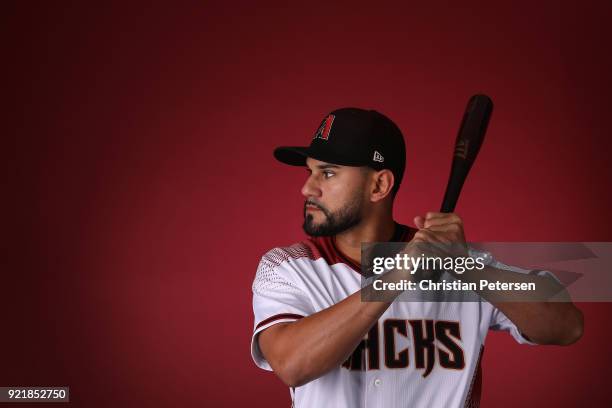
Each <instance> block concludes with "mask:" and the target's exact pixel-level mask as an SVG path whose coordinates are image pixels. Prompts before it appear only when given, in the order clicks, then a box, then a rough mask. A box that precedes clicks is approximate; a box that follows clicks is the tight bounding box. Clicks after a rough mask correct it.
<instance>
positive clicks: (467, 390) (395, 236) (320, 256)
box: [251, 108, 582, 408]
mask: <svg viewBox="0 0 612 408" xmlns="http://www.w3.org/2000/svg"><path fill="white" fill-rule="evenodd" d="M274 155H275V157H276V158H277V159H278V160H280V161H281V162H283V163H286V164H290V165H294V166H306V168H307V171H308V178H307V180H306V182H305V184H304V186H303V187H302V194H303V195H304V197H305V206H304V225H303V228H304V231H305V232H306V233H307V234H308V235H310V238H309V239H308V240H306V241H304V242H300V243H298V244H294V245H292V246H289V247H285V248H275V249H273V250H271V251H269V252H268V253H267V254H266V255H264V257H263V258H262V260H261V263H260V265H259V268H258V270H257V274H256V277H255V281H254V283H253V309H254V313H255V329H254V334H253V339H252V347H251V350H252V355H253V359H254V360H255V362H256V364H257V365H258V366H259V367H261V368H264V369H266V370H274V372H275V373H276V375H277V376H278V377H279V378H280V379H281V380H282V381H283V382H284V383H285V384H287V385H288V386H289V387H290V391H291V397H292V400H293V403H294V406H295V407H298V408H300V407H360V406H368V407H461V406H470V407H472V406H478V403H479V397H480V378H479V377H480V355H481V353H482V349H483V347H484V340H485V337H486V334H487V331H488V330H489V329H495V330H507V331H509V332H510V333H511V334H512V336H513V337H514V338H515V339H516V340H517V341H518V342H519V343H528V344H559V345H567V344H571V343H573V342H575V341H577V340H578V338H580V336H581V335H582V314H581V312H580V311H579V310H578V309H576V308H575V307H574V305H573V304H572V303H571V302H566V303H546V302H512V303H500V302H498V303H496V304H492V303H489V302H487V301H485V300H484V299H481V300H480V301H477V302H452V303H451V302H400V301H397V300H395V301H394V297H393V296H391V297H388V298H386V299H380V300H379V301H363V299H362V295H363V291H364V290H367V289H371V288H369V287H366V288H363V289H362V280H361V278H362V275H361V273H362V269H361V266H360V263H361V243H362V242H386V241H399V242H407V243H408V246H407V248H410V247H411V245H415V244H416V243H425V244H435V243H440V242H452V243H460V244H465V238H464V235H463V226H462V221H461V219H460V218H459V216H457V215H456V214H442V213H434V212H431V213H427V214H425V215H423V216H417V217H415V219H414V223H415V225H416V227H417V228H416V229H413V228H409V227H406V226H404V225H400V224H398V223H396V222H395V221H394V220H393V217H392V213H393V200H394V197H395V194H396V192H397V191H398V188H399V186H400V183H401V181H402V177H403V173H404V167H405V146H404V139H403V136H402V134H401V131H400V130H399V128H398V127H397V126H396V125H395V124H394V123H393V122H392V121H391V120H390V119H388V118H387V117H385V116H384V115H382V114H380V113H378V112H375V111H368V110H362V109H356V108H344V109H339V110H336V111H334V112H332V113H331V114H329V115H328V116H327V117H326V118H325V119H324V120H323V122H322V123H321V125H320V126H319V128H318V130H317V132H316V133H315V136H314V138H313V140H312V142H311V144H310V146H308V147H280V148H277V149H276V150H275V152H274ZM487 268H488V271H489V273H502V274H503V273H510V272H508V270H513V269H512V268H510V267H507V266H505V265H503V264H501V263H499V262H497V261H495V260H491V261H490V262H489V263H488V266H487ZM511 273H512V274H517V273H516V272H511ZM408 276H409V275H408Z"/></svg>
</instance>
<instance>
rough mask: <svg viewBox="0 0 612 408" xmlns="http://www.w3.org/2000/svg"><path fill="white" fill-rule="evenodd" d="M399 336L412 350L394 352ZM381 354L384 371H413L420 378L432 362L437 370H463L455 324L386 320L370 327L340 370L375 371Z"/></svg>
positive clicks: (405, 349)
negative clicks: (381, 338)
mask: <svg viewBox="0 0 612 408" xmlns="http://www.w3.org/2000/svg"><path fill="white" fill-rule="evenodd" d="M381 331H382V337H383V341H382V344H381V342H380V332H381ZM409 333H410V335H409ZM400 336H401V337H403V338H404V342H406V341H408V343H409V344H410V345H411V346H412V347H410V346H408V347H404V348H402V349H400V350H398V344H399V343H400ZM381 347H382V352H381ZM410 348H412V350H410ZM381 354H382V356H383V360H384V364H385V366H386V367H387V368H393V369H406V368H409V367H414V368H415V369H417V370H420V371H422V376H423V377H427V376H428V375H429V374H431V371H432V370H433V368H434V366H435V363H436V359H437V361H438V364H439V366H440V367H442V368H445V369H451V370H462V369H463V368H464V367H465V358H464V355H463V349H462V348H461V328H460V324H459V322H456V321H446V320H422V319H421V320H412V319H386V320H385V321H383V322H382V323H381V322H380V321H379V322H377V323H376V324H374V325H373V326H372V328H371V329H370V331H369V332H368V334H367V336H366V337H365V338H364V339H363V340H362V341H361V342H360V343H359V345H358V346H357V348H356V349H355V351H353V354H351V356H350V357H349V358H348V359H347V360H346V361H345V362H344V363H343V364H342V367H344V368H346V369H349V370H354V371H363V370H378V369H380V360H381V358H380V357H381Z"/></svg>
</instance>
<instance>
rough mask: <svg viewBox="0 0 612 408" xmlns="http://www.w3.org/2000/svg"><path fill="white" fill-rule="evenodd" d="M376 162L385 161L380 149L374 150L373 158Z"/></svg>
mask: <svg viewBox="0 0 612 408" xmlns="http://www.w3.org/2000/svg"><path fill="white" fill-rule="evenodd" d="M372 160H374V161H375V162H379V163H382V162H384V161H385V158H384V157H383V155H382V154H380V153H378V151H376V150H374V157H373V158H372Z"/></svg>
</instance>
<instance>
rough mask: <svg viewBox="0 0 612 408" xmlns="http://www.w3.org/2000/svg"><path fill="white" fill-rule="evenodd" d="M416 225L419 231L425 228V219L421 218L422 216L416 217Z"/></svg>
mask: <svg viewBox="0 0 612 408" xmlns="http://www.w3.org/2000/svg"><path fill="white" fill-rule="evenodd" d="M414 225H416V227H417V228H418V229H423V228H425V218H423V217H421V216H420V215H417V216H416V217H414Z"/></svg>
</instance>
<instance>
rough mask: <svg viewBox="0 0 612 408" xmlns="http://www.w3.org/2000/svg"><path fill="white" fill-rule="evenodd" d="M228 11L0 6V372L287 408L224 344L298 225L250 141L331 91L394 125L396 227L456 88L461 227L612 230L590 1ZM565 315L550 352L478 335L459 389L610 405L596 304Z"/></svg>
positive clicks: (445, 160)
mask: <svg viewBox="0 0 612 408" xmlns="http://www.w3.org/2000/svg"><path fill="white" fill-rule="evenodd" d="M250 3H251V2H244V4H242V5H237V4H232V5H231V6H230V5H222V3H221V2H219V3H209V2H194V3H192V4H185V3H183V4H182V5H177V4H174V3H173V4H172V5H171V4H170V3H168V4H166V5H165V6H157V5H156V6H152V5H150V4H144V5H138V6H136V5H128V4H116V5H114V6H110V5H97V6H95V7H94V6H88V5H84V4H81V3H80V2H75V3H70V2H41V4H38V5H35V4H33V3H32V2H20V4H19V5H15V4H13V5H11V4H8V3H3V11H2V17H1V18H2V24H1V27H2V43H3V50H4V51H3V56H2V60H3V66H4V68H5V69H6V71H5V73H4V75H3V77H4V78H3V79H4V80H5V81H6V84H5V86H4V89H5V92H4V95H5V98H4V99H5V101H6V105H7V106H6V107H5V109H4V112H5V114H6V118H5V119H4V120H3V122H4V126H3V128H4V129H5V131H3V136H4V137H3V139H4V140H5V143H6V145H5V146H8V149H6V150H5V149H3V153H4V156H5V159H4V160H3V163H4V167H5V169H4V171H3V179H6V180H7V181H6V183H5V186H6V187H5V188H6V189H7V190H5V194H6V195H5V199H4V200H3V201H4V203H3V204H4V206H5V208H6V209H5V211H3V215H4V217H3V218H5V221H4V223H5V225H6V228H7V229H5V234H6V235H5V239H6V243H7V244H8V245H7V246H5V247H6V248H7V249H8V254H7V256H6V257H5V259H7V262H6V263H5V267H4V268H3V273H2V285H1V288H0V290H1V292H0V295H1V297H0V298H1V299H2V300H1V302H2V303H1V306H2V311H3V313H2V318H3V319H2V321H3V326H2V335H1V340H0V341H1V346H2V348H1V353H2V362H1V364H0V367H1V368H0V385H37V384H38V385H69V386H70V387H71V397H72V402H73V404H72V405H74V406H87V407H95V406H151V407H155V406H160V407H161V406H219V405H223V406H244V405H248V406H288V405H289V392H288V390H287V389H286V387H284V386H283V385H282V383H281V382H280V381H279V380H277V379H276V378H275V377H274V376H273V374H270V373H266V372H264V371H261V370H259V369H257V368H256V367H255V365H254V364H253V363H252V362H251V357H250V354H249V342H250V334H251V331H252V323H253V322H252V319H253V317H252V311H251V291H250V285H251V282H252V279H253V276H254V273H255V269H256V266H257V263H258V261H259V258H260V257H261V256H262V254H263V253H265V251H267V250H268V249H270V248H272V247H274V246H279V245H287V244H290V243H292V242H296V241H298V240H300V239H301V238H302V232H301V228H300V222H301V206H302V203H303V198H302V197H301V196H300V193H299V190H300V187H301V183H302V182H303V181H304V180H305V173H304V172H302V171H301V170H299V169H294V168H286V167H284V166H282V165H280V164H278V163H276V162H274V160H273V158H272V153H271V152H272V149H273V148H274V147H275V146H277V145H281V144H306V143H308V142H309V140H310V138H311V135H312V133H313V131H314V130H315V128H316V126H317V125H318V123H319V121H320V120H321V118H322V117H323V115H324V114H325V113H327V112H328V111H330V110H332V109H335V108H337V107H342V106H360V107H368V108H375V109H377V110H380V111H381V112H383V113H386V114H387V115H389V116H390V117H391V118H393V119H394V120H395V121H396V122H397V123H398V125H399V126H400V127H401V128H402V130H403V131H404V134H405V137H406V140H407V146H408V158H407V159H408V167H407V170H406V176H405V182H404V185H403V188H402V190H401V191H400V193H399V196H398V200H397V206H396V210H395V215H396V219H397V220H398V221H401V222H404V223H410V222H411V220H412V217H413V216H414V215H416V214H420V213H423V212H424V211H427V210H436V209H437V208H438V205H439V203H440V201H441V197H442V193H443V189H444V186H445V183H446V178H447V176H448V169H449V161H450V156H451V153H452V147H453V146H452V144H453V141H454V137H455V135H456V131H457V128H458V125H459V121H460V119H461V115H462V113H463V109H464V106H465V103H466V101H467V99H468V97H469V96H470V95H471V94H474V93H478V92H483V93H487V94H488V95H490V96H491V97H492V98H493V100H494V101H495V104H496V105H495V112H494V114H493V118H492V122H491V124H490V127H489V131H488V135H487V137H488V139H487V141H486V142H485V144H484V146H483V148H482V150H481V154H480V157H479V159H478V162H477V163H476V165H475V167H474V168H473V170H472V174H471V176H470V179H469V180H468V182H467V184H466V186H465V188H464V193H463V195H462V197H461V201H460V203H459V206H458V208H457V211H458V213H459V214H461V215H462V216H463V218H464V221H465V225H466V233H467V236H468V239H469V240H472V241H484V240H490V241H612V233H611V232H610V225H612V217H611V215H610V211H609V210H610V202H611V201H610V194H611V193H610V185H611V181H612V176H611V172H610V167H609V164H610V162H609V161H610V147H611V144H612V143H611V142H610V138H609V134H610V132H609V131H610V125H609V120H608V118H607V115H606V114H607V112H608V108H609V104H608V103H609V102H608V101H609V96H610V93H609V90H610V72H611V69H612V66H611V63H610V56H609V42H608V37H609V36H610V28H609V26H610V24H609V15H610V7H609V6H607V5H605V4H606V3H607V2H603V1H602V2H589V1H582V2H573V3H570V2H566V3H564V4H559V2H558V1H546V2H505V3H504V4H497V2H480V3H469V2H468V3H466V2H459V3H458V2H448V3H447V4H442V3H437V4H436V5H435V6H425V5H423V4H417V3H416V2H414V3H413V4H410V3H411V2H397V3H386V2H378V3H376V4H373V3H371V2H370V3H369V4H365V3H364V4H357V3H345V4H342V5H341V4H331V3H329V2H327V3H326V2H322V3H320V4H313V3H311V2H309V3H308V4H307V5H299V6H298V5H291V6H289V5H287V4H286V3H283V2H277V3H266V4H265V5H263V4H260V5H258V6H255V5H252V4H250ZM253 3H254V2H253ZM520 3H522V4H520ZM581 307H582V308H583V310H584V312H585V314H586V332H585V335H584V337H583V339H582V340H580V342H579V343H578V344H576V345H574V346H572V347H569V348H560V347H528V346H519V345H517V344H515V343H514V341H513V340H512V339H511V338H510V336H508V335H506V334H492V335H491V336H490V337H489V339H488V342H487V351H486V354H485V357H484V374H485V375H484V384H483V386H484V396H483V406H485V407H489V406H495V407H514V406H542V405H550V406H564V407H565V406H567V407H570V406H577V405H579V404H585V403H587V404H589V405H591V406H602V405H609V404H610V402H611V401H612V397H610V396H609V392H608V388H609V386H610V385H611V384H610V380H609V378H610V376H611V375H612V370H611V369H610V366H611V363H612V357H611V356H612V353H610V352H609V347H608V338H609V336H610V325H609V321H610V319H609V317H608V314H609V312H610V311H611V310H612V308H611V307H610V305H609V304H585V305H581ZM441 392H443V391H442V390H441Z"/></svg>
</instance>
